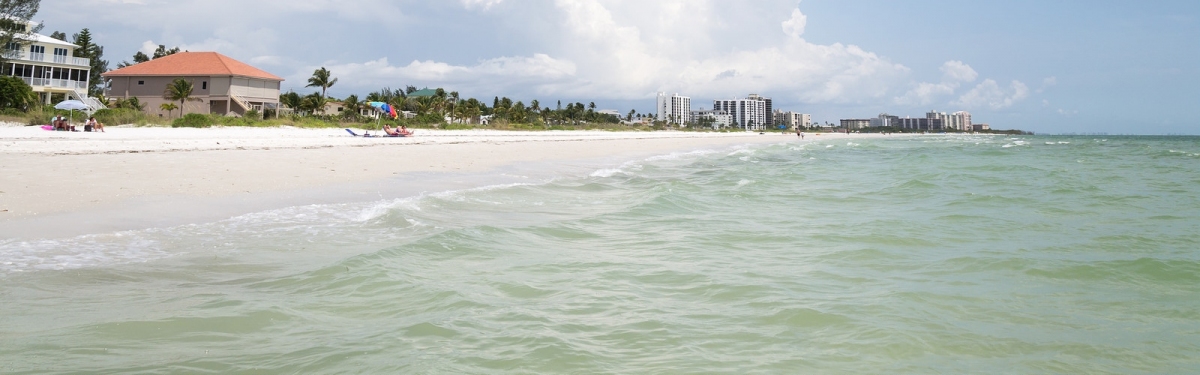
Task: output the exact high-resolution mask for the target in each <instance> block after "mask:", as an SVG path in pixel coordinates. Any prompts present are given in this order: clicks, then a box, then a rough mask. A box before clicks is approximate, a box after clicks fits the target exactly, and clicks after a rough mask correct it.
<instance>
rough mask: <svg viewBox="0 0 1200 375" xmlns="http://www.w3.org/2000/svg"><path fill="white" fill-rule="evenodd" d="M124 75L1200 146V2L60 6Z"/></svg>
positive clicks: (62, 19)
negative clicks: (1178, 137) (178, 65)
mask: <svg viewBox="0 0 1200 375" xmlns="http://www.w3.org/2000/svg"><path fill="white" fill-rule="evenodd" d="M34 20H35V21H40V22H42V23H43V24H44V28H43V30H42V33H43V34H47V35H48V34H50V33H51V32H53V31H62V32H65V33H66V34H67V35H71V34H74V33H77V32H78V31H79V30H81V29H83V28H88V29H89V30H90V31H91V32H92V34H93V38H94V39H95V41H96V43H97V44H99V45H101V46H103V47H104V48H105V50H104V57H105V59H107V60H109V63H110V68H115V67H116V64H117V63H118V62H120V61H122V60H129V61H131V60H132V56H133V54H134V53H136V52H138V51H142V52H146V53H147V54H149V53H150V52H152V51H153V50H154V48H155V47H156V46H157V45H159V44H163V45H166V46H167V47H168V48H170V47H176V46H178V47H180V48H181V49H183V50H188V51H216V52H220V53H222V54H225V55H227V56H230V57H232V58H234V59H237V60H240V61H243V62H246V63H248V64H251V65H254V66H256V67H258V68H260V69H263V70H266V71H268V72H271V73H273V74H275V75H278V76H281V77H284V78H285V79H286V80H285V81H284V83H283V90H284V91H288V90H294V91H296V92H298V93H301V94H307V93H310V92H314V91H318V89H317V88H310V87H305V85H306V84H307V79H308V77H310V76H311V75H312V72H313V71H314V70H316V69H318V68H320V67H325V68H327V69H329V70H330V71H332V73H333V76H334V77H336V78H337V79H338V82H337V84H335V85H334V86H333V87H331V88H330V90H329V95H331V96H334V97H344V96H347V95H351V94H356V95H359V96H360V97H361V96H364V95H366V94H367V93H370V92H372V91H378V90H379V89H381V88H384V87H390V88H403V87H405V86H408V85H412V86H417V87H418V88H424V87H430V88H435V87H442V88H445V89H446V90H447V91H458V92H459V93H460V96H462V97H464V98H466V97H474V98H479V99H481V100H483V101H484V102H487V103H491V99H492V98H493V97H496V96H507V97H510V98H512V99H513V100H514V101H516V100H522V101H525V102H526V103H529V101H530V100H532V99H537V100H538V101H539V102H540V103H542V105H543V106H545V105H547V104H551V105H553V103H555V102H556V101H559V100H561V101H562V102H563V103H564V105H565V103H568V102H583V103H589V102H595V103H596V105H597V107H598V109H614V110H617V111H619V112H620V113H627V112H628V111H629V110H631V109H633V110H637V111H638V112H639V113H650V112H652V111H653V110H654V106H655V95H656V93H657V92H666V93H668V94H675V93H678V94H680V95H684V96H689V97H691V98H692V106H693V108H694V109H701V107H704V108H711V106H712V100H714V99H733V98H744V97H746V96H747V95H749V94H751V93H755V94H760V95H762V96H766V97H770V98H772V99H773V104H774V106H775V108H779V109H784V110H791V111H796V112H802V113H810V114H812V115H813V120H814V121H818V122H826V121H828V122H834V123H836V122H837V121H838V119H842V118H870V117H876V116H878V115H879V114H880V113H889V114H892V115H898V116H901V117H904V116H911V117H924V115H925V113H926V112H928V111H930V110H937V111H940V112H955V111H962V110H965V111H969V112H971V114H972V117H973V120H974V122H976V123H988V124H990V125H991V126H992V127H993V128H995V129H1022V130H1027V131H1034V132H1037V133H1045V134H1060V133H1109V134H1200V116H1197V115H1196V114H1195V112H1196V109H1197V108H1200V2H1197V1H1194V0H1191V1H1174V0H1158V1H1146V2H1134V1H1109V0H1097V1H1042V0H1039V1H1031V0H1011V1H1003V2H996V1H962V0H909V1H903V2H901V1H893V0H837V1H834V0H803V1H796V0H754V1H747V0H738V1H734V0H440V1H422V0H393V1H386V0H358V1H354V2H347V1H334V0H305V1H284V0H251V1H246V0H237V1H234V0H204V1H193V0H54V1H43V2H42V5H41V10H40V11H39V13H38V14H37V15H36V16H35V17H34Z"/></svg>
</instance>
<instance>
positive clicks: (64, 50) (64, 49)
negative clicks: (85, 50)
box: [54, 48, 67, 56]
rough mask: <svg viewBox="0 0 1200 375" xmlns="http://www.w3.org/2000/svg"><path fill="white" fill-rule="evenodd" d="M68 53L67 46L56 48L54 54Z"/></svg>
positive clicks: (63, 54)
mask: <svg viewBox="0 0 1200 375" xmlns="http://www.w3.org/2000/svg"><path fill="white" fill-rule="evenodd" d="M66 55H67V49H66V48H55V49H54V56H66Z"/></svg>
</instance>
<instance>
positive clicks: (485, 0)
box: [461, 0, 504, 10]
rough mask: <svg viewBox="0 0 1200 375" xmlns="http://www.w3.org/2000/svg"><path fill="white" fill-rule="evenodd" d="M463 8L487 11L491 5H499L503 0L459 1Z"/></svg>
mask: <svg viewBox="0 0 1200 375" xmlns="http://www.w3.org/2000/svg"><path fill="white" fill-rule="evenodd" d="M461 1H462V4H463V6H464V7H466V8H467V9H476V8H483V9H485V10H486V9H488V8H491V7H492V6H493V5H496V4H500V3H502V2H504V0H461Z"/></svg>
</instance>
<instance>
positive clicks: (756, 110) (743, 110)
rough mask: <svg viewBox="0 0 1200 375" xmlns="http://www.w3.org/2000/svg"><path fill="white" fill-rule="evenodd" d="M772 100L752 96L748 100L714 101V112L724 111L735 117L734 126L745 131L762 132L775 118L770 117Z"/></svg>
mask: <svg viewBox="0 0 1200 375" xmlns="http://www.w3.org/2000/svg"><path fill="white" fill-rule="evenodd" d="M769 106H770V99H766V98H763V97H760V96H758V95H754V94H751V95H750V97H748V98H746V99H731V100H713V110H714V111H724V112H725V113H728V114H730V115H731V116H732V117H733V124H734V125H736V126H739V127H741V128H742V129H745V130H762V129H764V128H765V127H766V126H768V125H770V124H771V122H770V121H768V119H771V118H772V117H774V116H768V113H769V112H768V111H769V110H768V108H769Z"/></svg>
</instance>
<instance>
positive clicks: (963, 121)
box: [950, 111, 971, 130]
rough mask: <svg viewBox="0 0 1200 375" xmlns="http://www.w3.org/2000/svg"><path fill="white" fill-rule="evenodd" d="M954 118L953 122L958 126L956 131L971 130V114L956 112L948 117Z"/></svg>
mask: <svg viewBox="0 0 1200 375" xmlns="http://www.w3.org/2000/svg"><path fill="white" fill-rule="evenodd" d="M950 116H951V117H953V118H955V120H954V122H955V123H956V124H957V125H958V127H957V128H955V129H958V130H971V112H967V111H958V112H954V113H953V114H951V115H950Z"/></svg>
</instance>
